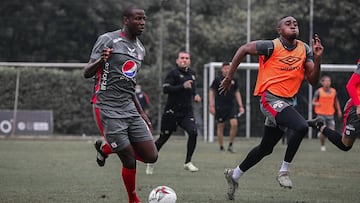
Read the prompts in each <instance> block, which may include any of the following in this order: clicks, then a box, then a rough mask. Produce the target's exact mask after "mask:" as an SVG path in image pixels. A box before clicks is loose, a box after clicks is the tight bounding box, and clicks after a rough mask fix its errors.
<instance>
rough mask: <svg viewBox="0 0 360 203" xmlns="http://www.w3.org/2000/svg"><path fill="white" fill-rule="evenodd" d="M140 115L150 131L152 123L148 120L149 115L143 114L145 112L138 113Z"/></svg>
mask: <svg viewBox="0 0 360 203" xmlns="http://www.w3.org/2000/svg"><path fill="white" fill-rule="evenodd" d="M140 116H141V117H142V119H143V120H144V121H145V123H146V125H147V126H148V128H149V129H150V131H151V132H152V131H153V127H152V124H151V121H150V119H149V117H148V116H147V115H146V114H145V112H142V113H140Z"/></svg>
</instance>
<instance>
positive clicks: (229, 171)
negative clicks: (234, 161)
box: [224, 168, 239, 200]
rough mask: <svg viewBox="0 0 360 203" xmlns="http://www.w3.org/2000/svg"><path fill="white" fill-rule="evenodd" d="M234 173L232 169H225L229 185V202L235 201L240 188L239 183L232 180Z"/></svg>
mask: <svg viewBox="0 0 360 203" xmlns="http://www.w3.org/2000/svg"><path fill="white" fill-rule="evenodd" d="M233 172H234V170H233V169H230V168H227V169H225V172H224V175H225V179H226V182H227V184H228V189H227V193H226V194H227V198H228V199H229V200H234V195H235V191H236V189H237V188H238V187H239V183H238V182H236V181H235V180H234V179H233V178H232V175H233Z"/></svg>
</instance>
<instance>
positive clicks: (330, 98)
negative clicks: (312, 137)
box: [312, 75, 342, 152]
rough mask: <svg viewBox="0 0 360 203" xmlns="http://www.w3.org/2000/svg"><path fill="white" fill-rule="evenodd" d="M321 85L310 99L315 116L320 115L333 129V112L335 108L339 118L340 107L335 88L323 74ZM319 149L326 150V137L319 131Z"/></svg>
mask: <svg viewBox="0 0 360 203" xmlns="http://www.w3.org/2000/svg"><path fill="white" fill-rule="evenodd" d="M320 83H321V87H320V88H318V89H317V90H316V91H315V93H314V97H313V100H312V104H313V105H314V111H315V113H316V115H317V117H321V118H322V119H323V120H324V121H325V125H326V126H327V127H329V128H330V129H333V130H334V129H335V119H334V113H335V110H336V113H337V116H338V117H339V118H341V116H342V113H341V108H340V103H339V99H338V97H337V93H336V89H335V88H332V87H331V78H330V77H329V76H327V75H324V76H322V77H321V79H320ZM319 134H320V136H319V138H320V144H321V148H320V150H321V151H323V152H324V151H326V147H325V140H326V137H325V136H324V135H323V134H322V133H321V132H319Z"/></svg>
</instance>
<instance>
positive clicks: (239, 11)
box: [0, 0, 360, 136]
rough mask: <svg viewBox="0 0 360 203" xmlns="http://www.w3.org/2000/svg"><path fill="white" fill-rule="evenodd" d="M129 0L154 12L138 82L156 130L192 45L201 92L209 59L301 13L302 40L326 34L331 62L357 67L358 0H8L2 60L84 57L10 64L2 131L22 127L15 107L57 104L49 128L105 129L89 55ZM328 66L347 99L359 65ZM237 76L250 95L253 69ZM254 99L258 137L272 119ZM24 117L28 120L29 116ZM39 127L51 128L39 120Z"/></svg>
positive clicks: (225, 57)
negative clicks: (167, 87)
mask: <svg viewBox="0 0 360 203" xmlns="http://www.w3.org/2000/svg"><path fill="white" fill-rule="evenodd" d="M129 3H134V4H137V5H140V6H142V7H143V8H144V9H145V11H146V16H147V20H146V30H145V32H144V33H143V35H142V36H141V37H140V38H141V40H142V42H143V44H144V46H145V48H146V49H147V55H146V58H145V61H144V65H143V67H142V68H141V70H140V72H139V74H138V76H139V77H138V83H139V84H141V86H142V89H143V91H145V92H146V93H147V94H148V95H149V96H150V101H151V105H150V114H151V119H152V122H153V124H154V129H155V133H158V129H159V128H158V127H159V126H158V123H159V122H158V120H159V115H161V113H162V108H163V104H164V102H165V101H166V95H163V93H162V90H161V85H162V80H163V79H164V77H165V74H166V73H167V71H168V70H170V68H172V67H173V66H174V65H175V59H176V57H177V53H178V51H180V50H188V51H189V52H190V53H191V59H192V69H193V70H194V71H195V72H196V73H197V77H198V78H197V81H198V82H197V88H198V89H199V92H200V93H202V92H203V89H204V88H205V91H207V89H208V86H204V85H203V69H204V64H207V63H209V62H222V61H231V59H232V56H233V55H234V53H235V51H236V50H237V48H238V47H239V46H241V45H242V44H244V43H246V42H247V41H248V40H258V39H273V38H275V37H277V32H276V30H275V29H276V25H277V22H278V20H279V19H280V18H281V17H283V16H286V15H292V16H294V17H295V18H296V19H297V20H298V23H299V28H300V39H301V40H303V41H304V42H306V43H309V38H310V37H309V36H311V33H318V34H319V36H320V38H321V40H322V43H323V45H324V47H325V52H324V55H323V63H324V64H350V65H355V63H356V61H357V59H358V58H359V56H360V53H359V50H360V49H359V48H360V43H359V40H360V36H359V34H358V32H359V30H360V21H359V19H360V13H359V12H358V8H359V7H360V1H350V0H345V1H337V0H328V1H312V0H304V1H285V0H278V1H272V0H270V1H269V0H216V1H213V0H147V1H141V0H131V1H128V0H121V1H119V0H102V1H96V0H78V1H67V0H57V1H52V0H34V1H25V0H2V2H1V6H0V12H1V16H0V28H1V32H0V37H1V39H2V40H1V42H0V53H1V54H0V61H2V62H31V63H40V62H46V63H67V64H69V63H73V64H76V65H74V66H73V67H70V68H69V67H67V68H64V67H62V66H61V65H58V66H56V65H55V66H52V67H50V68H49V67H45V66H42V65H38V66H37V67H26V66H25V67H24V66H22V67H21V68H19V67H15V66H11V65H2V66H1V67H0V81H1V83H2V85H1V88H0V95H1V96H0V99H1V102H0V110H2V112H1V115H2V116H3V117H4V116H5V113H4V112H6V113H7V114H6V115H7V116H8V117H6V116H5V117H6V118H5V120H6V121H8V122H4V120H2V121H0V129H5V131H6V132H4V131H0V134H5V135H10V134H11V133H12V132H13V130H12V129H9V128H11V127H15V126H13V125H12V121H13V117H11V111H12V110H13V109H14V108H15V106H16V109H17V110H19V111H21V110H24V111H26V110H31V111H35V110H37V111H46V112H49V115H50V117H51V118H52V121H51V122H50V124H49V126H48V127H49V130H51V133H53V134H54V135H57V134H62V135H99V134H98V130H97V127H96V125H95V122H94V120H93V115H92V107H91V104H90V98H91V95H92V83H93V82H92V80H91V79H89V80H85V79H84V78H83V76H82V66H81V63H86V62H87V61H88V60H89V55H90V52H91V48H92V46H93V44H94V43H95V40H96V39H97V37H98V36H99V35H100V34H102V33H104V32H107V31H112V30H116V29H119V28H121V27H122V10H123V8H124V7H125V6H126V5H127V4H129ZM248 19H249V20H250V21H248ZM249 23H250V24H249ZM248 25H250V26H248ZM248 27H249V28H250V30H248V29H247V28H248ZM248 31H249V32H248ZM249 33H250V34H249ZM257 61H258V59H257V57H252V58H249V59H248V62H252V63H256V62H257ZM79 64H80V65H79ZM323 74H325V73H323ZM326 74H329V75H330V76H331V78H332V86H333V87H335V88H336V89H337V90H338V94H339V95H338V96H339V99H340V105H341V106H342V107H343V106H344V105H345V102H346V100H347V99H348V95H347V92H346V89H345V84H346V81H347V79H348V78H349V77H350V75H351V72H331V73H326ZM256 75H257V74H256V71H252V73H251V78H252V80H251V87H252V90H253V87H254V85H255V78H256ZM237 78H238V80H239V84H240V91H241V93H242V95H243V101H245V96H244V95H245V80H246V79H245V72H243V70H241V71H238V74H237ZM17 83H18V84H17ZM307 88H308V85H307V83H306V82H305V83H304V85H303V87H302V89H301V90H300V93H299V95H298V103H299V105H298V108H299V110H300V111H301V113H302V114H303V115H304V117H305V118H307V115H308V114H307V111H308V108H307V105H308V103H307V102H308V93H307ZM314 88H316V87H314ZM15 98H17V99H16V100H15ZM250 105H251V111H252V114H253V115H255V116H252V120H251V123H252V125H251V136H260V135H261V134H262V126H263V124H262V123H263V120H264V118H263V116H262V114H261V113H260V112H258V105H259V102H258V98H256V97H252V98H251V101H250ZM194 108H195V110H196V112H198V114H197V115H198V117H197V121H198V123H199V129H200V130H201V126H202V115H203V111H207V109H204V108H203V105H202V104H195V105H194ZM9 112H10V113H9ZM9 115H10V116H9ZM244 119H245V117H244V116H242V117H241V118H240V125H239V131H238V136H245V125H244V123H245V121H244ZM337 122H338V123H339V124H341V122H340V121H337ZM10 124H11V125H10ZM23 125H25V127H26V123H24V124H23ZM17 127H18V126H17ZM20 127H21V125H20ZM38 127H39V128H42V127H44V126H42V124H41V123H39V125H38ZM22 128H24V126H22Z"/></svg>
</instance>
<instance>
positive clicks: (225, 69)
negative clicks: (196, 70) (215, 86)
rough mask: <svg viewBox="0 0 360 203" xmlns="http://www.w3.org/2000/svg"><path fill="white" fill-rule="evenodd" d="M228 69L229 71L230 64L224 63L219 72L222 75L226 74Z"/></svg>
mask: <svg viewBox="0 0 360 203" xmlns="http://www.w3.org/2000/svg"><path fill="white" fill-rule="evenodd" d="M229 71H230V65H226V66H223V67H222V68H221V72H222V75H223V76H226V75H227V74H228V72H229Z"/></svg>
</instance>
